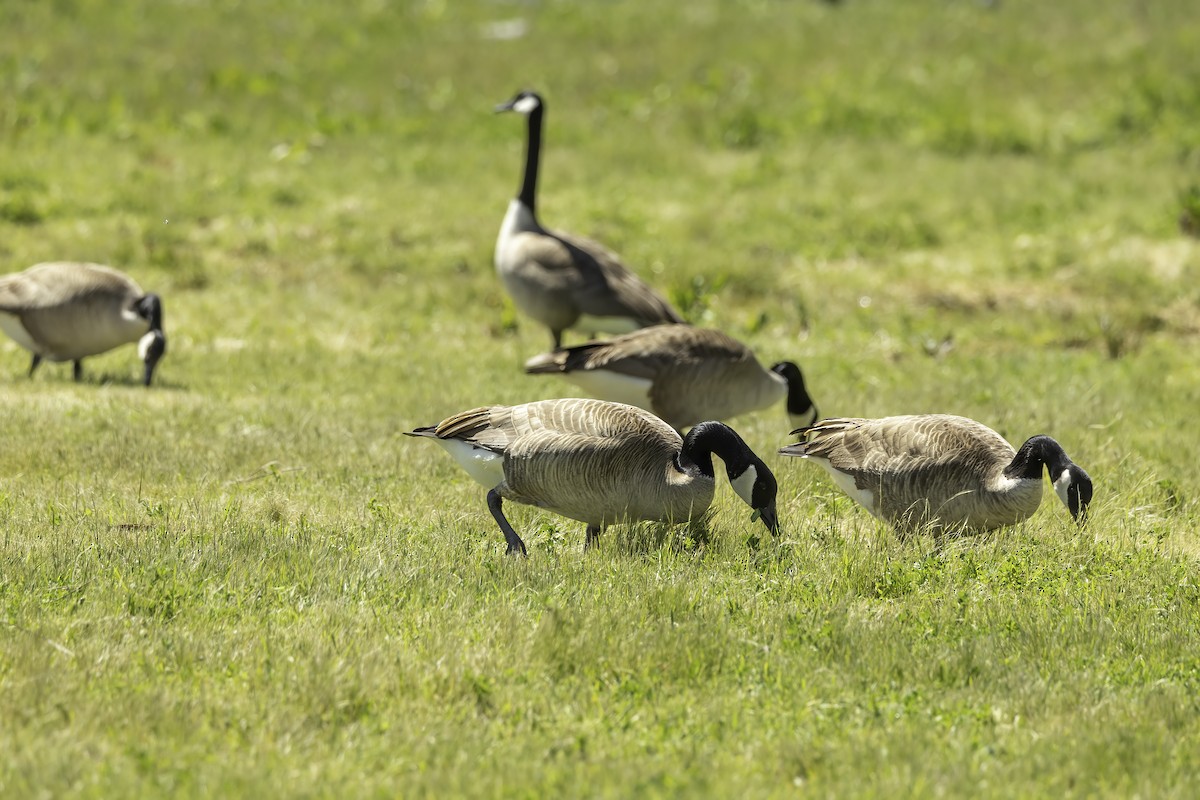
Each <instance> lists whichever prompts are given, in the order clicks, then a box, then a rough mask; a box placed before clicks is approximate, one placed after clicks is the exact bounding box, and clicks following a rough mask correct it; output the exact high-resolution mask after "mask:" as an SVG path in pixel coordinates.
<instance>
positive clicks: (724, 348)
mask: <svg viewBox="0 0 1200 800" xmlns="http://www.w3.org/2000/svg"><path fill="white" fill-rule="evenodd" d="M525 371H526V372H527V373H529V374H531V375H543V374H548V373H558V374H561V375H562V376H563V377H564V378H566V379H567V380H569V381H570V382H571V383H574V384H575V385H576V386H578V387H580V388H581V389H583V390H584V391H585V392H587V393H589V394H591V395H593V396H595V397H599V398H601V399H604V400H611V401H614V402H618V403H628V404H630V405H634V406H637V407H639V408H644V409H647V410H648V411H653V412H654V413H655V414H657V415H658V416H659V417H661V418H662V419H663V420H665V421H666V422H667V423H668V424H670V425H671V426H672V427H674V428H675V429H676V430H682V429H684V428H686V427H688V426H690V425H695V424H696V423H697V422H701V421H702V420H706V419H729V418H730V417H736V416H737V415H739V414H744V413H746V412H748V411H756V410H758V409H760V408H766V407H767V406H769V405H772V404H773V403H776V402H778V401H779V400H780V399H782V398H783V397H785V396H786V397H787V410H788V415H789V417H791V420H792V425H793V427H795V426H800V425H811V424H812V423H813V422H815V421H816V419H817V407H816V406H815V405H814V404H813V401H812V398H810V397H809V396H808V391H807V390H806V389H805V386H804V376H803V375H802V374H801V372H800V368H799V367H797V366H796V365H795V364H793V363H792V362H790V361H781V362H779V363H778V364H775V365H774V366H773V367H771V368H770V369H769V370H768V369H763V367H762V365H761V364H759V363H758V359H757V358H755V357H754V351H752V350H751V349H750V348H749V347H746V345H744V344H742V343H741V342H739V341H737V340H736V339H733V338H731V337H729V336H726V335H725V334H723V333H721V332H720V331H714V330H710V329H708V328H693V327H692V326H690V325H656V326H655V327H653V328H642V329H641V330H638V331H634V332H633V333H627V334H625V335H624V336H618V337H617V338H615V339H612V340H609V341H599V342H588V343H587V344H581V345H577V346H575V347H568V348H566V349H563V350H555V351H554V352H552V353H543V354H542V355H540V356H534V357H533V358H531V359H530V360H529V361H526V362H525Z"/></svg>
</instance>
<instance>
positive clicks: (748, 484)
mask: <svg viewBox="0 0 1200 800" xmlns="http://www.w3.org/2000/svg"><path fill="white" fill-rule="evenodd" d="M757 480H758V470H756V469H755V468H754V465H753V464H751V465H750V466H749V467H746V471H745V472H743V473H742V474H741V475H738V476H737V477H736V478H734V479H732V480H730V481H729V483H730V485H731V486H733V490H734V491H735V492H737V495H738V497H740V498H742V500H743V501H744V502H745V503H746V505H748V506H750V507H751V508H753V507H754V483H755V481H757Z"/></svg>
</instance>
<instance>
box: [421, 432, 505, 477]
mask: <svg viewBox="0 0 1200 800" xmlns="http://www.w3.org/2000/svg"><path fill="white" fill-rule="evenodd" d="M434 441H435V442H437V443H438V444H440V445H441V446H442V447H444V448H446V452H447V453H449V454H450V455H452V456H453V457H454V460H455V461H457V462H458V465H459V466H460V467H462V468H463V469H464V470H466V472H467V474H468V475H470V476H471V478H472V479H473V480H474V481H475V482H477V483H480V484H482V485H484V486H486V487H487V488H489V489H494V488H495V487H497V486H499V485H500V484H501V483H503V482H504V456H502V455H500V454H499V453H494V452H492V451H491V450H487V449H485V448H482V447H475V446H474V445H472V444H468V443H467V442H464V441H462V440H460V439H434Z"/></svg>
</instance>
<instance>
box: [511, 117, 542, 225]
mask: <svg viewBox="0 0 1200 800" xmlns="http://www.w3.org/2000/svg"><path fill="white" fill-rule="evenodd" d="M543 110H544V109H543V106H542V105H541V104H539V105H538V107H537V108H535V109H533V111H530V112H529V134H528V137H527V138H526V141H525V178H524V179H523V180H522V181H521V193H520V194H519V195H517V199H518V200H520V201H521V202H522V203H524V205H525V207H526V208H528V209H529V213H530V214H533V215H534V217H535V218H536V217H537V205H536V204H537V179H538V159H539V157H540V156H541V152H542V111H543Z"/></svg>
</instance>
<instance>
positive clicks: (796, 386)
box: [771, 361, 815, 417]
mask: <svg viewBox="0 0 1200 800" xmlns="http://www.w3.org/2000/svg"><path fill="white" fill-rule="evenodd" d="M771 371H772V372H774V373H775V374H777V375H779V376H781V377H782V378H783V379H784V380H785V381H787V387H788V393H787V412H788V413H789V414H791V415H792V416H794V417H800V416H804V415H805V414H809V413H811V412H812V410H813V407H814V405H815V404H814V403H813V401H812V398H811V397H809V396H808V388H807V387H806V386H805V385H804V374H803V373H801V372H800V368H799V367H798V366H796V365H795V364H793V363H792V362H791V361H780V362H779V363H778V364H776V365H774V366H773V367H771Z"/></svg>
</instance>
